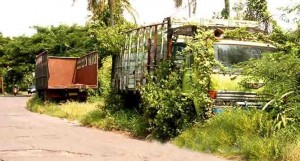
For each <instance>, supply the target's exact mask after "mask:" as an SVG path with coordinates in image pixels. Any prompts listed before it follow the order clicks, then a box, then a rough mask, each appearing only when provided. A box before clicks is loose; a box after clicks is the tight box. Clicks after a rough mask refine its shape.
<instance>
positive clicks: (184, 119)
mask: <svg viewBox="0 0 300 161" xmlns="http://www.w3.org/2000/svg"><path fill="white" fill-rule="evenodd" d="M180 84H181V76H180V73H179V74H178V73H176V72H174V71H172V64H171V63H170V62H166V63H162V64H161V66H160V70H157V73H155V77H154V76H150V77H148V83H147V84H146V85H144V86H143V87H142V88H141V96H142V109H143V110H142V111H143V113H144V117H145V119H147V120H148V122H149V126H150V132H151V136H152V137H154V138H156V139H159V140H161V141H166V140H168V139H170V138H173V137H175V136H177V135H178V134H180V133H181V132H182V131H183V130H184V129H185V128H186V127H188V126H190V125H191V124H192V122H193V120H194V119H195V116H196V113H195V110H194V107H193V104H192V101H191V100H189V99H187V98H186V97H185V96H183V95H182V90H181V87H180Z"/></svg>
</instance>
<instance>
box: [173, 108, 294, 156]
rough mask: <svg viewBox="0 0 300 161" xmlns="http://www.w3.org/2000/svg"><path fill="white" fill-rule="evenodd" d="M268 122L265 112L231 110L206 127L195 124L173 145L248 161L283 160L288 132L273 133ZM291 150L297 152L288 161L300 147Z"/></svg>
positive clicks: (209, 122)
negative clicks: (237, 157)
mask: <svg viewBox="0 0 300 161" xmlns="http://www.w3.org/2000/svg"><path fill="white" fill-rule="evenodd" d="M269 120H270V119H269V116H268V114H267V113H265V112H263V111H259V110H250V111H245V110H242V109H232V110H228V111H224V112H223V113H221V114H219V115H216V116H214V117H213V118H211V119H210V120H208V121H207V122H206V123H205V124H201V125H200V124H198V125H195V126H194V127H193V128H191V129H189V130H187V131H185V132H183V134H182V135H180V136H179V137H177V138H176V139H175V140H174V141H173V142H174V143H175V144H176V145H178V146H180V147H186V148H189V149H193V150H197V151H207V152H213V153H218V154H221V155H225V156H228V157H232V156H241V157H242V158H244V159H246V160H282V159H283V157H284V156H285V155H286V153H288V152H287V151H286V147H287V145H289V143H290V142H289V140H291V139H289V138H288V136H287V135H286V133H279V132H278V133H273V132H272V131H271V129H272V122H271V121H269ZM289 137H290V138H291V137H293V135H292V134H291V135H290V136H289ZM294 137H295V136H294ZM290 148H292V149H293V150H294V151H295V152H294V153H293V154H291V155H288V156H286V158H287V157H292V158H297V154H296V152H298V151H297V150H299V146H298V147H297V146H293V147H290ZM297 148H298V149H297Z"/></svg>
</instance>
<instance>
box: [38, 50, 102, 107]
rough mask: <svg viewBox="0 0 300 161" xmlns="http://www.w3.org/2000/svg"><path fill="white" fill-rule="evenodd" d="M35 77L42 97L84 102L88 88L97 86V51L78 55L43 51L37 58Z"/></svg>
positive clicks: (39, 94)
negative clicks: (65, 55) (72, 55)
mask: <svg viewBox="0 0 300 161" xmlns="http://www.w3.org/2000/svg"><path fill="white" fill-rule="evenodd" d="M35 80H36V90H37V94H38V96H39V97H40V98H42V99H46V100H47V99H50V100H65V99H76V100H81V101H85V100H86V98H87V89H88V88H91V89H96V88H98V53H97V52H91V53H89V54H86V55H84V56H82V57H80V58H77V57H58V56H49V55H48V52H47V51H45V52H42V53H41V54H39V55H38V56H37V57H36V68H35Z"/></svg>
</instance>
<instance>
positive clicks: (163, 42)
mask: <svg viewBox="0 0 300 161" xmlns="http://www.w3.org/2000/svg"><path fill="white" fill-rule="evenodd" d="M191 24H192V23H187V21H178V20H175V19H171V18H166V19H164V21H163V22H162V23H159V24H153V25H149V26H143V27H140V28H136V29H133V30H129V31H127V32H125V34H126V41H125V45H124V46H123V48H122V50H121V53H119V54H118V55H117V56H116V58H114V60H113V68H112V76H113V77H112V85H113V87H114V88H115V89H116V90H118V91H120V92H125V93H128V92H136V91H137V90H138V88H137V87H138V85H139V84H144V83H146V78H145V75H146V73H150V72H152V71H153V70H154V69H155V68H156V67H157V66H158V65H159V63H160V62H161V61H163V60H166V59H171V60H172V61H173V62H174V63H175V64H176V66H180V65H181V64H182V63H183V62H185V63H187V66H191V65H192V62H193V60H192V59H193V58H191V57H188V56H185V57H184V56H180V55H177V53H179V52H181V51H182V50H183V49H184V48H185V47H186V42H185V41H184V40H185V39H186V37H190V38H191V37H193V36H194V35H195V32H196V30H197V27H199V26H200V27H201V26H203V27H206V28H210V29H212V30H214V32H213V33H212V34H214V36H215V37H216V38H217V39H218V41H217V42H216V43H215V44H214V50H215V59H216V60H217V61H219V62H220V63H221V64H223V66H225V67H228V68H230V67H232V66H233V65H234V64H237V63H240V62H243V61H247V60H249V59H251V58H254V59H256V58H260V56H261V55H262V53H263V52H267V51H274V50H275V47H274V46H272V45H270V44H264V43H257V42H249V41H235V40H225V39H223V34H224V29H235V28H240V27H244V28H247V30H248V31H250V32H260V31H261V30H260V29H259V23H258V22H255V21H242V20H219V19H215V20H206V19H199V20H198V22H196V24H197V25H191ZM180 38H182V39H180ZM192 72H193V71H192V70H186V72H185V73H184V76H183V77H184V78H183V83H182V85H181V86H182V88H183V89H182V90H183V92H184V93H187V92H189V91H190V89H191V88H192V85H191V84H192V82H193V81H194V80H192V79H193V77H192ZM239 81H241V76H240V75H239V73H234V74H232V73H224V72H222V71H220V70H216V71H214V74H213V75H211V82H213V87H212V89H210V90H209V91H207V93H208V95H209V96H210V98H211V99H212V100H213V103H214V107H215V108H216V109H218V108H222V106H225V105H226V106H228V105H229V104H230V105H233V104H234V105H240V106H257V105H260V103H259V102H258V96H257V95H256V90H257V88H259V87H260V86H261V85H262V83H253V84H251V85H252V86H251V87H250V88H247V89H246V88H245V87H241V86H240V84H239ZM252 87H253V88H252ZM195 108H196V109H195V110H196V111H197V112H198V111H200V107H197V105H195Z"/></svg>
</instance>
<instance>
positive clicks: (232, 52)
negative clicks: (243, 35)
mask: <svg viewBox="0 0 300 161" xmlns="http://www.w3.org/2000/svg"><path fill="white" fill-rule="evenodd" d="M214 48H215V52H216V59H217V60H218V61H219V62H220V63H221V64H223V65H224V66H225V67H231V66H232V65H235V64H238V63H240V62H243V61H247V60H250V59H258V58H260V57H261V55H262V53H264V52H271V51H274V50H275V48H273V47H268V46H254V45H237V44H215V45H214Z"/></svg>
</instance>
